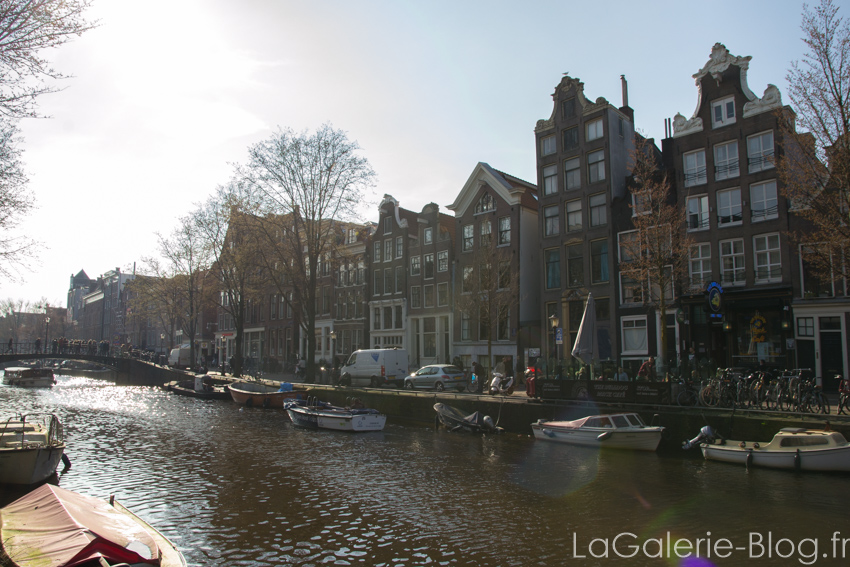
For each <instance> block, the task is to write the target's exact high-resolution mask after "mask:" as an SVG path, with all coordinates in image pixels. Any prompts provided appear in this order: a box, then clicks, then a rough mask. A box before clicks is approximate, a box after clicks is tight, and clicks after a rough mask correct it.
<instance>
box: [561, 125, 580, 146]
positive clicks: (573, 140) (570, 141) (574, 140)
mask: <svg viewBox="0 0 850 567" xmlns="http://www.w3.org/2000/svg"><path fill="white" fill-rule="evenodd" d="M577 147H578V126H576V127H574V128H567V129H566V130H564V151H568V150H574V149H576V148H577Z"/></svg>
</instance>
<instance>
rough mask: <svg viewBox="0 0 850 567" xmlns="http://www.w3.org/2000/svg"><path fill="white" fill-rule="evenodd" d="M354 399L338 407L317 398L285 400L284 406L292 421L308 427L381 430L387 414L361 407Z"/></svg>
mask: <svg viewBox="0 0 850 567" xmlns="http://www.w3.org/2000/svg"><path fill="white" fill-rule="evenodd" d="M357 402H358V400H355V402H354V403H352V404H351V406H350V407H339V406H334V405H331V404H329V403H327V402H320V401H318V400H309V401H306V402H303V401H293V402H287V404H286V405H285V406H284V407H285V408H286V412H287V413H288V414H289V419H291V420H292V423H294V424H295V425H298V426H300V427H307V428H309V429H333V430H336V431H383V429H384V426H385V425H386V423H387V416H386V415H384V414H382V413H380V412H379V411H378V410H375V409H370V408H366V407H363V405H362V403H357Z"/></svg>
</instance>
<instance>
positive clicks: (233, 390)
mask: <svg viewBox="0 0 850 567" xmlns="http://www.w3.org/2000/svg"><path fill="white" fill-rule="evenodd" d="M249 388H251V389H249ZM227 390H228V392H230V397H231V398H232V399H233V401H234V402H236V403H237V404H243V405H246V406H249V407H262V408H282V407H283V404H285V403H286V402H291V401H293V400H297V399H299V398H300V397H301V394H300V393H299V392H295V391H290V392H280V391H278V390H276V389H275V388H273V387H272V386H265V385H264V384H254V383H244V382H240V383H237V384H230V385H229V386H227Z"/></svg>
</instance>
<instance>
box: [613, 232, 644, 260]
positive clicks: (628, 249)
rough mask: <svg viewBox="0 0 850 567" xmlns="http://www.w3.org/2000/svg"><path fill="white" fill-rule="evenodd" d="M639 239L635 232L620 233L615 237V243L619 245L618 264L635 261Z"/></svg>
mask: <svg viewBox="0 0 850 567" xmlns="http://www.w3.org/2000/svg"><path fill="white" fill-rule="evenodd" d="M639 238H640V235H639V234H638V231H636V230H629V231H626V232H621V233H619V234H618V235H617V242H618V243H619V246H618V248H619V254H618V256H619V258H620V262H631V261H632V260H634V259H635V256H636V254H637V252H638V251H639V244H638V239H639Z"/></svg>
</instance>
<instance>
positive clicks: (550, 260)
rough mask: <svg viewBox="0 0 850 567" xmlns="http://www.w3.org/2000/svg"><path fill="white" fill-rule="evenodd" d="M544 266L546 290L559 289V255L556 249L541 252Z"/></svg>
mask: <svg viewBox="0 0 850 567" xmlns="http://www.w3.org/2000/svg"><path fill="white" fill-rule="evenodd" d="M543 261H544V262H545V265H546V289H561V255H560V253H559V251H558V249H557V248H550V249H549V250H544V251H543Z"/></svg>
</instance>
